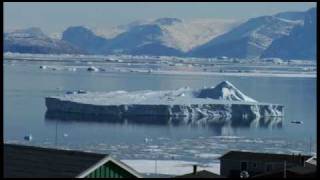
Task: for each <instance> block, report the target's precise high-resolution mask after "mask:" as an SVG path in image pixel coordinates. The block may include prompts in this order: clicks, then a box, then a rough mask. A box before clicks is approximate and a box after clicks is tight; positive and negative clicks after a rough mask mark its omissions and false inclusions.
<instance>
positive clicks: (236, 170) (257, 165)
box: [220, 159, 297, 177]
mask: <svg viewBox="0 0 320 180" xmlns="http://www.w3.org/2000/svg"><path fill="white" fill-rule="evenodd" d="M241 162H247V172H248V173H249V175H250V176H253V175H256V174H260V173H264V172H267V164H271V166H272V169H271V171H272V170H279V169H283V168H284V161H283V162H282V161H262V160H260V161H259V160H257V161H252V160H245V159H243V160H232V159H221V160H220V163H221V164H220V175H222V176H226V177H239V176H240V172H241ZM295 165H297V164H296V163H290V162H287V165H286V167H287V168H289V167H292V166H295Z"/></svg>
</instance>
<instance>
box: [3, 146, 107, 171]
mask: <svg viewBox="0 0 320 180" xmlns="http://www.w3.org/2000/svg"><path fill="white" fill-rule="evenodd" d="M106 157H108V155H106V154H97V153H90V152H80V151H73V150H62V149H48V148H42V147H33V146H24V145H14V144H4V177H76V176H77V175H79V174H80V173H82V172H83V171H85V170H87V169H88V168H90V167H91V166H93V165H94V164H96V163H97V162H99V161H101V160H102V159H104V158H106Z"/></svg>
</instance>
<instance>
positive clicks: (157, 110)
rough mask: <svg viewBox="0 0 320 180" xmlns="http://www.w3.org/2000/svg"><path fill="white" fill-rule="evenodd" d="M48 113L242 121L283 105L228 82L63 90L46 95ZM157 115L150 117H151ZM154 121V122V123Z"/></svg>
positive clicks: (276, 112)
mask: <svg viewBox="0 0 320 180" xmlns="http://www.w3.org/2000/svg"><path fill="white" fill-rule="evenodd" d="M46 106H47V109H48V111H49V112H55V113H57V112H58V113H75V114H81V115H84V116H91V115H92V116H97V115H98V116H100V117H101V116H106V117H108V118H111V117H116V119H121V118H129V117H141V118H145V117H151V116H153V117H170V118H174V119H179V118H180V119H182V120H183V121H196V120H201V119H204V118H205V119H209V120H211V121H228V120H233V121H234V120H236V121H246V120H255V119H260V118H268V117H282V116H283V115H284V111H283V109H284V108H283V106H282V105H277V104H270V103H261V102H258V101H256V100H254V99H252V98H250V97H248V96H247V95H245V94H244V93H242V92H241V91H240V90H239V89H237V88H236V87H235V86H234V85H232V84H231V83H230V82H228V81H223V82H221V83H220V84H218V85H217V86H215V87H210V88H202V89H191V88H189V87H185V88H180V89H177V90H167V91H151V90H144V91H134V92H127V91H113V92H81V93H77V92H74V93H66V94H64V95H61V96H53V97H46ZM152 119H153V120H156V119H157V118H150V121H151V120H152ZM155 123H156V122H155Z"/></svg>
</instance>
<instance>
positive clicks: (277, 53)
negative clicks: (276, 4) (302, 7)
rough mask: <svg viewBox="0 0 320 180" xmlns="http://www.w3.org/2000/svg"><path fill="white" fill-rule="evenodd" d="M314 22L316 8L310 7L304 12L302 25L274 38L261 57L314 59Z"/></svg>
mask: <svg viewBox="0 0 320 180" xmlns="http://www.w3.org/2000/svg"><path fill="white" fill-rule="evenodd" d="M316 22H317V13H316V8H312V9H310V10H309V11H307V12H306V13H305V16H304V24H303V25H300V26H297V27H295V28H294V29H293V30H292V32H291V33H290V34H289V35H286V36H283V37H281V38H279V39H277V40H275V41H274V42H273V43H272V44H271V45H270V47H269V48H268V49H266V51H265V52H264V53H263V55H262V57H278V58H282V59H308V60H315V59H316V52H317V36H316V33H317V32H316V30H317V24H316Z"/></svg>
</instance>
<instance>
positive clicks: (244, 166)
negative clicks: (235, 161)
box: [240, 161, 248, 171]
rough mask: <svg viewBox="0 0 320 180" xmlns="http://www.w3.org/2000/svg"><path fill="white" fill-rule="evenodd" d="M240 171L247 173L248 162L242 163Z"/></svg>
mask: <svg viewBox="0 0 320 180" xmlns="http://www.w3.org/2000/svg"><path fill="white" fill-rule="evenodd" d="M240 169H241V171H246V170H247V169H248V162H244V161H243V162H241V165H240Z"/></svg>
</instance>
